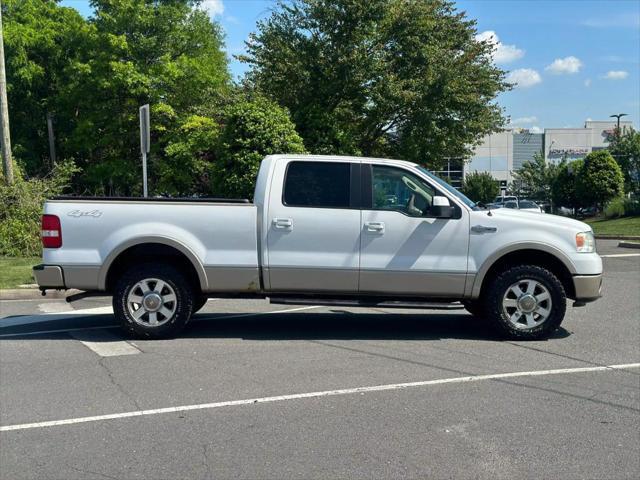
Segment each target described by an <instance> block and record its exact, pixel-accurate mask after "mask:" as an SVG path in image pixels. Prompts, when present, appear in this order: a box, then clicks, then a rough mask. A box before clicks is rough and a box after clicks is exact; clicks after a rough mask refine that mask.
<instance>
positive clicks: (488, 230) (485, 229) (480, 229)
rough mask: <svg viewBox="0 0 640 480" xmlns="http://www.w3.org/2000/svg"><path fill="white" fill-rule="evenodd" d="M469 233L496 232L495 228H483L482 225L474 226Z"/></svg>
mask: <svg viewBox="0 0 640 480" xmlns="http://www.w3.org/2000/svg"><path fill="white" fill-rule="evenodd" d="M471 231H472V232H474V233H494V232H497V231H498V229H497V227H485V226H484V225H474V226H473V227H471Z"/></svg>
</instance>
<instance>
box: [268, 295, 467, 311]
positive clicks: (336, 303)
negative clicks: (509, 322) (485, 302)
mask: <svg viewBox="0 0 640 480" xmlns="http://www.w3.org/2000/svg"><path fill="white" fill-rule="evenodd" d="M269 303H274V304H277V305H325V306H327V307H368V308H420V309H424V310H462V309H464V306H463V305H462V304H461V303H460V302H422V301H415V302H414V301H407V300H376V299H375V298H372V299H363V298H358V299H332V298H307V297H305V298H295V297H269Z"/></svg>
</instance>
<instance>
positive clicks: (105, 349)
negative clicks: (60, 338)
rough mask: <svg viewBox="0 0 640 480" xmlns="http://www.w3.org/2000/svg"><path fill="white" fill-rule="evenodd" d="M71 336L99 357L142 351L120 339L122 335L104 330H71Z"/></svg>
mask: <svg viewBox="0 0 640 480" xmlns="http://www.w3.org/2000/svg"><path fill="white" fill-rule="evenodd" d="M71 336H72V337H73V338H75V339H76V340H79V341H80V343H82V344H83V345H84V346H85V347H87V348H88V349H89V350H91V351H93V352H94V353H96V354H98V355H100V356H101V357H116V356H120V355H136V354H138V353H142V352H141V351H140V350H138V349H137V348H136V347H134V346H133V345H131V344H130V343H129V342H126V341H124V340H122V337H117V336H115V335H113V334H112V333H109V332H105V331H100V330H92V331H88V332H87V331H77V332H71Z"/></svg>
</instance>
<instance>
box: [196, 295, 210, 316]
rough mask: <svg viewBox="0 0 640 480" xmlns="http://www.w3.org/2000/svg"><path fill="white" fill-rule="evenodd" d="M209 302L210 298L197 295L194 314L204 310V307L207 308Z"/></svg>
mask: <svg viewBox="0 0 640 480" xmlns="http://www.w3.org/2000/svg"><path fill="white" fill-rule="evenodd" d="M207 300H209V298H208V297H205V296H204V295H196V296H195V298H194V300H193V313H196V312H199V311H200V310H202V307H204V306H205V304H206V303H207Z"/></svg>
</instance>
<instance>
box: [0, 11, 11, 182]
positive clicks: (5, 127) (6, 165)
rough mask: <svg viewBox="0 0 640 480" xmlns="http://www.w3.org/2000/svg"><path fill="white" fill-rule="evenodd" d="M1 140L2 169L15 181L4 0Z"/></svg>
mask: <svg viewBox="0 0 640 480" xmlns="http://www.w3.org/2000/svg"><path fill="white" fill-rule="evenodd" d="M0 140H1V141H2V170H3V172H4V178H5V182H7V184H9V185H11V184H12V183H13V161H12V160H11V137H10V135H9V107H8V105H7V76H6V73H5V70H4V33H3V30H2V0H0Z"/></svg>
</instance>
